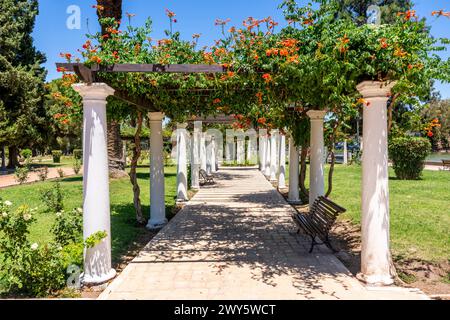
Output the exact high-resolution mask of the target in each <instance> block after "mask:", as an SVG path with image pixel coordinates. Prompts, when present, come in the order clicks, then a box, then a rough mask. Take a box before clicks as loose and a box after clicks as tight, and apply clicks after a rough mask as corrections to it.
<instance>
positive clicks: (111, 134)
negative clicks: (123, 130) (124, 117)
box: [107, 120, 128, 178]
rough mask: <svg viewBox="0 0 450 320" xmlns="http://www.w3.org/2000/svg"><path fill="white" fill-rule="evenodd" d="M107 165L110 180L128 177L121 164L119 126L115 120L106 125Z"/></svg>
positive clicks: (121, 146) (121, 148) (123, 165)
mask: <svg viewBox="0 0 450 320" xmlns="http://www.w3.org/2000/svg"><path fill="white" fill-rule="evenodd" d="M107 135H108V163H109V174H110V176H111V177H112V178H122V177H125V176H128V174H127V173H126V172H125V163H124V162H123V154H122V153H123V143H122V138H121V137H120V124H119V122H118V121H116V120H112V121H110V122H109V123H108V132H107Z"/></svg>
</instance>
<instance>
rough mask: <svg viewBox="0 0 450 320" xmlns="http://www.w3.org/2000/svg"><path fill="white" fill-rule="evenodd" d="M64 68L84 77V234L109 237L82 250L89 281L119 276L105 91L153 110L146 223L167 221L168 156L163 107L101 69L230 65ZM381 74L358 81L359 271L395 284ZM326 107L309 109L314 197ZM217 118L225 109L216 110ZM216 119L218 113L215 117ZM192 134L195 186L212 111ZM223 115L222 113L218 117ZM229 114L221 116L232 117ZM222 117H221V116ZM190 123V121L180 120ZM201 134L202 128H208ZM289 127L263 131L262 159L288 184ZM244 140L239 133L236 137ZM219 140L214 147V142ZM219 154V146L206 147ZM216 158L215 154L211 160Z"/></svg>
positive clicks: (292, 187)
mask: <svg viewBox="0 0 450 320" xmlns="http://www.w3.org/2000/svg"><path fill="white" fill-rule="evenodd" d="M57 66H58V67H62V68H64V69H65V70H67V71H71V72H75V73H76V74H77V75H78V77H79V78H80V79H81V81H82V82H83V83H81V84H75V85H74V86H73V88H74V89H75V90H76V91H77V92H79V93H80V95H81V97H82V99H83V157H84V179H83V209H84V216H83V232H84V237H85V238H87V237H89V236H90V235H92V234H94V233H96V232H98V231H106V232H107V234H108V237H107V238H106V239H104V241H102V242H101V243H100V244H99V245H97V246H96V247H94V248H89V249H86V252H85V258H84V282H85V283H90V284H98V283H104V282H106V281H108V280H110V279H112V278H113V277H114V276H115V274H116V273H115V271H114V270H113V269H112V268H111V234H110V230H111V229H110V201H109V175H108V154H107V141H106V139H107V137H106V130H107V129H106V128H107V126H106V98H107V97H108V96H112V95H114V96H116V97H117V98H119V99H122V100H124V101H126V102H127V103H129V104H132V105H135V106H136V107H137V108H139V109H141V110H143V111H146V112H148V116H149V119H150V132H151V133H150V207H151V209H150V220H149V223H148V226H147V227H148V228H150V229H159V228H161V227H163V226H164V225H165V224H166V223H167V219H166V217H165V201H164V198H165V190H164V161H163V160H164V159H163V137H162V120H163V118H164V117H165V115H164V113H163V112H162V111H161V110H157V109H155V107H154V106H153V104H152V103H150V102H149V101H148V100H147V99H146V98H145V97H133V96H130V95H129V94H128V93H127V92H123V91H120V90H115V89H114V88H111V87H110V86H108V85H107V84H105V83H103V82H102V79H101V76H99V73H111V72H112V73H114V72H141V73H142V72H146V73H151V72H153V73H184V74H187V73H211V74H212V73H220V72H224V71H226V70H225V69H224V68H223V67H222V66H218V65H154V64H144V65H142V64H117V65H112V66H97V65H95V66H92V67H90V68H89V67H86V66H85V65H83V64H79V63H78V64H70V63H69V64H68V63H58V64H57ZM392 86H393V84H391V85H390V86H384V87H383V86H382V85H381V84H380V83H379V82H372V81H366V82H363V83H362V84H360V85H359V86H358V90H359V91H360V92H361V94H362V95H363V96H364V98H365V99H366V100H367V101H368V102H370V108H369V107H368V108H364V132H363V144H364V154H363V159H362V162H363V181H362V251H361V256H362V263H361V266H362V267H361V269H362V270H361V274H360V278H361V279H362V280H364V281H365V282H367V283H370V284H385V285H386V284H392V283H393V274H392V271H391V261H390V253H389V190H388V157H387V115H386V113H387V111H386V103H387V101H388V93H389V92H390V89H391V88H392ZM326 113H327V112H326V111H324V110H312V111H310V112H308V116H309V117H310V119H311V146H310V149H311V150H310V153H311V161H310V162H311V165H310V194H309V197H310V204H311V205H312V204H313V203H314V201H315V199H316V198H318V197H319V196H322V195H324V161H323V155H324V135H323V128H324V117H325V114H326ZM219 118H220V117H219ZM216 119H217V118H216ZM193 121H194V122H195V124H194V135H193V140H192V141H193V142H192V146H193V147H192V148H191V149H192V150H194V151H193V152H192V154H191V157H192V158H191V159H192V160H191V161H193V162H192V164H193V166H192V172H193V173H192V174H193V178H194V179H193V180H192V181H193V187H195V188H198V187H199V184H198V171H199V169H200V165H202V164H203V163H206V161H205V159H203V157H204V156H205V154H206V148H205V142H204V138H202V136H203V135H202V134H201V132H200V128H201V122H202V121H205V122H212V121H214V119H213V118H209V119H208V118H196V119H193ZM217 121H219V120H217ZM227 121H229V119H228V120H227V119H222V122H218V123H227ZM216 123H217V122H216ZM181 129H182V130H183V129H184V130H186V126H184V128H183V126H181ZM182 130H178V131H179V134H178V135H177V145H178V148H179V151H178V153H177V154H178V179H177V180H178V198H179V199H180V200H187V177H186V175H187V169H186V167H187V154H186V145H187V141H186V136H187V135H185V134H181V133H180V132H182ZM203 137H204V136H203ZM277 137H279V142H278V145H279V146H284V145H285V137H284V135H279V134H278V130H274V131H272V132H271V134H270V138H269V135H268V134H267V132H262V133H261V132H260V134H259V145H260V149H259V165H260V169H261V171H262V172H263V173H264V174H265V175H266V176H267V177H268V178H269V179H270V180H276V179H277V173H279V174H278V179H279V184H280V185H281V186H282V185H284V166H285V154H284V152H285V148H284V147H279V148H277V147H275V146H276V145H277ZM238 142H239V140H238ZM290 146H291V147H290V155H289V159H290V179H289V200H290V201H292V202H294V203H295V202H298V201H299V195H298V192H299V191H298V189H299V188H298V171H299V170H298V169H299V168H298V167H299V166H298V164H299V153H298V149H297V148H295V146H294V143H293V140H292V139H290ZM213 148H214V147H213ZM209 154H214V150H213V151H212V152H209ZM209 161H210V162H211V159H210V160H209Z"/></svg>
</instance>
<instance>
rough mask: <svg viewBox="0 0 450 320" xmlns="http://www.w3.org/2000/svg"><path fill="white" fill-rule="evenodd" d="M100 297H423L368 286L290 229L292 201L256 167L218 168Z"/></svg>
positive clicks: (187, 298)
mask: <svg viewBox="0 0 450 320" xmlns="http://www.w3.org/2000/svg"><path fill="white" fill-rule="evenodd" d="M217 180H218V181H217V184H216V185H215V186H213V187H207V188H203V189H202V190H201V191H200V192H198V193H197V194H196V196H195V197H194V198H193V199H192V201H191V202H190V203H189V204H188V205H187V206H186V207H185V208H184V209H183V210H182V211H180V213H179V214H178V215H177V216H176V217H175V218H174V219H173V220H172V221H171V222H170V223H169V225H167V226H166V227H165V228H164V229H163V230H162V231H161V232H160V233H159V234H158V235H157V236H156V237H155V238H153V240H152V241H151V242H150V243H149V244H148V245H147V246H146V247H145V249H144V250H143V251H142V252H141V253H140V254H139V256H138V257H137V258H136V259H135V260H134V261H133V262H131V263H130V264H129V265H128V266H127V267H126V268H125V270H124V271H123V272H122V273H121V274H120V275H119V276H118V278H116V279H115V280H114V281H113V282H112V283H111V284H110V285H109V287H108V288H107V289H106V290H105V291H104V292H103V293H102V294H101V295H100V297H99V298H100V299H176V300H192V299H224V300H228V299H239V300H240V299H250V300H256V299H275V300H277V299H423V298H426V297H425V296H424V295H421V294H419V293H416V292H410V291H405V290H403V289H389V290H385V289H383V290H375V291H370V290H367V289H366V288H365V287H363V286H362V285H361V284H360V282H359V281H358V280H356V279H355V278H354V277H353V276H352V275H351V274H350V272H349V271H348V270H347V269H346V268H345V267H344V266H343V265H342V263H341V262H340V261H339V260H338V259H337V258H336V257H335V256H334V255H333V254H331V253H330V252H329V251H328V249H326V248H325V247H318V249H317V251H315V253H314V254H308V253H307V251H308V248H309V241H308V239H307V238H304V237H303V236H298V235H295V233H294V234H293V233H292V231H295V227H294V225H293V222H292V220H291V217H290V215H291V214H292V212H293V209H292V207H291V206H290V205H288V204H287V203H286V202H285V200H284V198H283V197H282V196H281V195H280V194H279V193H278V192H277V191H276V190H275V189H274V188H273V187H272V185H271V184H270V183H269V182H268V181H267V180H266V179H265V178H264V177H263V175H262V174H261V173H260V172H259V171H258V170H256V169H223V170H221V171H220V173H219V174H218V178H217Z"/></svg>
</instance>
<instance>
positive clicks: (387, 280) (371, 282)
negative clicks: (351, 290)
mask: <svg viewBox="0 0 450 320" xmlns="http://www.w3.org/2000/svg"><path fill="white" fill-rule="evenodd" d="M356 278H357V279H358V280H360V281H362V282H364V283H365V284H367V285H368V286H372V287H386V286H391V285H393V284H394V278H393V277H392V276H386V275H370V276H368V275H365V274H363V273H358V274H357V275H356Z"/></svg>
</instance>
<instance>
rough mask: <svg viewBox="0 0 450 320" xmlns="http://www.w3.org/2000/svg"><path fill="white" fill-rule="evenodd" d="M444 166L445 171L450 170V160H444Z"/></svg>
mask: <svg viewBox="0 0 450 320" xmlns="http://www.w3.org/2000/svg"><path fill="white" fill-rule="evenodd" d="M442 166H443V167H444V170H450V160H442Z"/></svg>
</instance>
